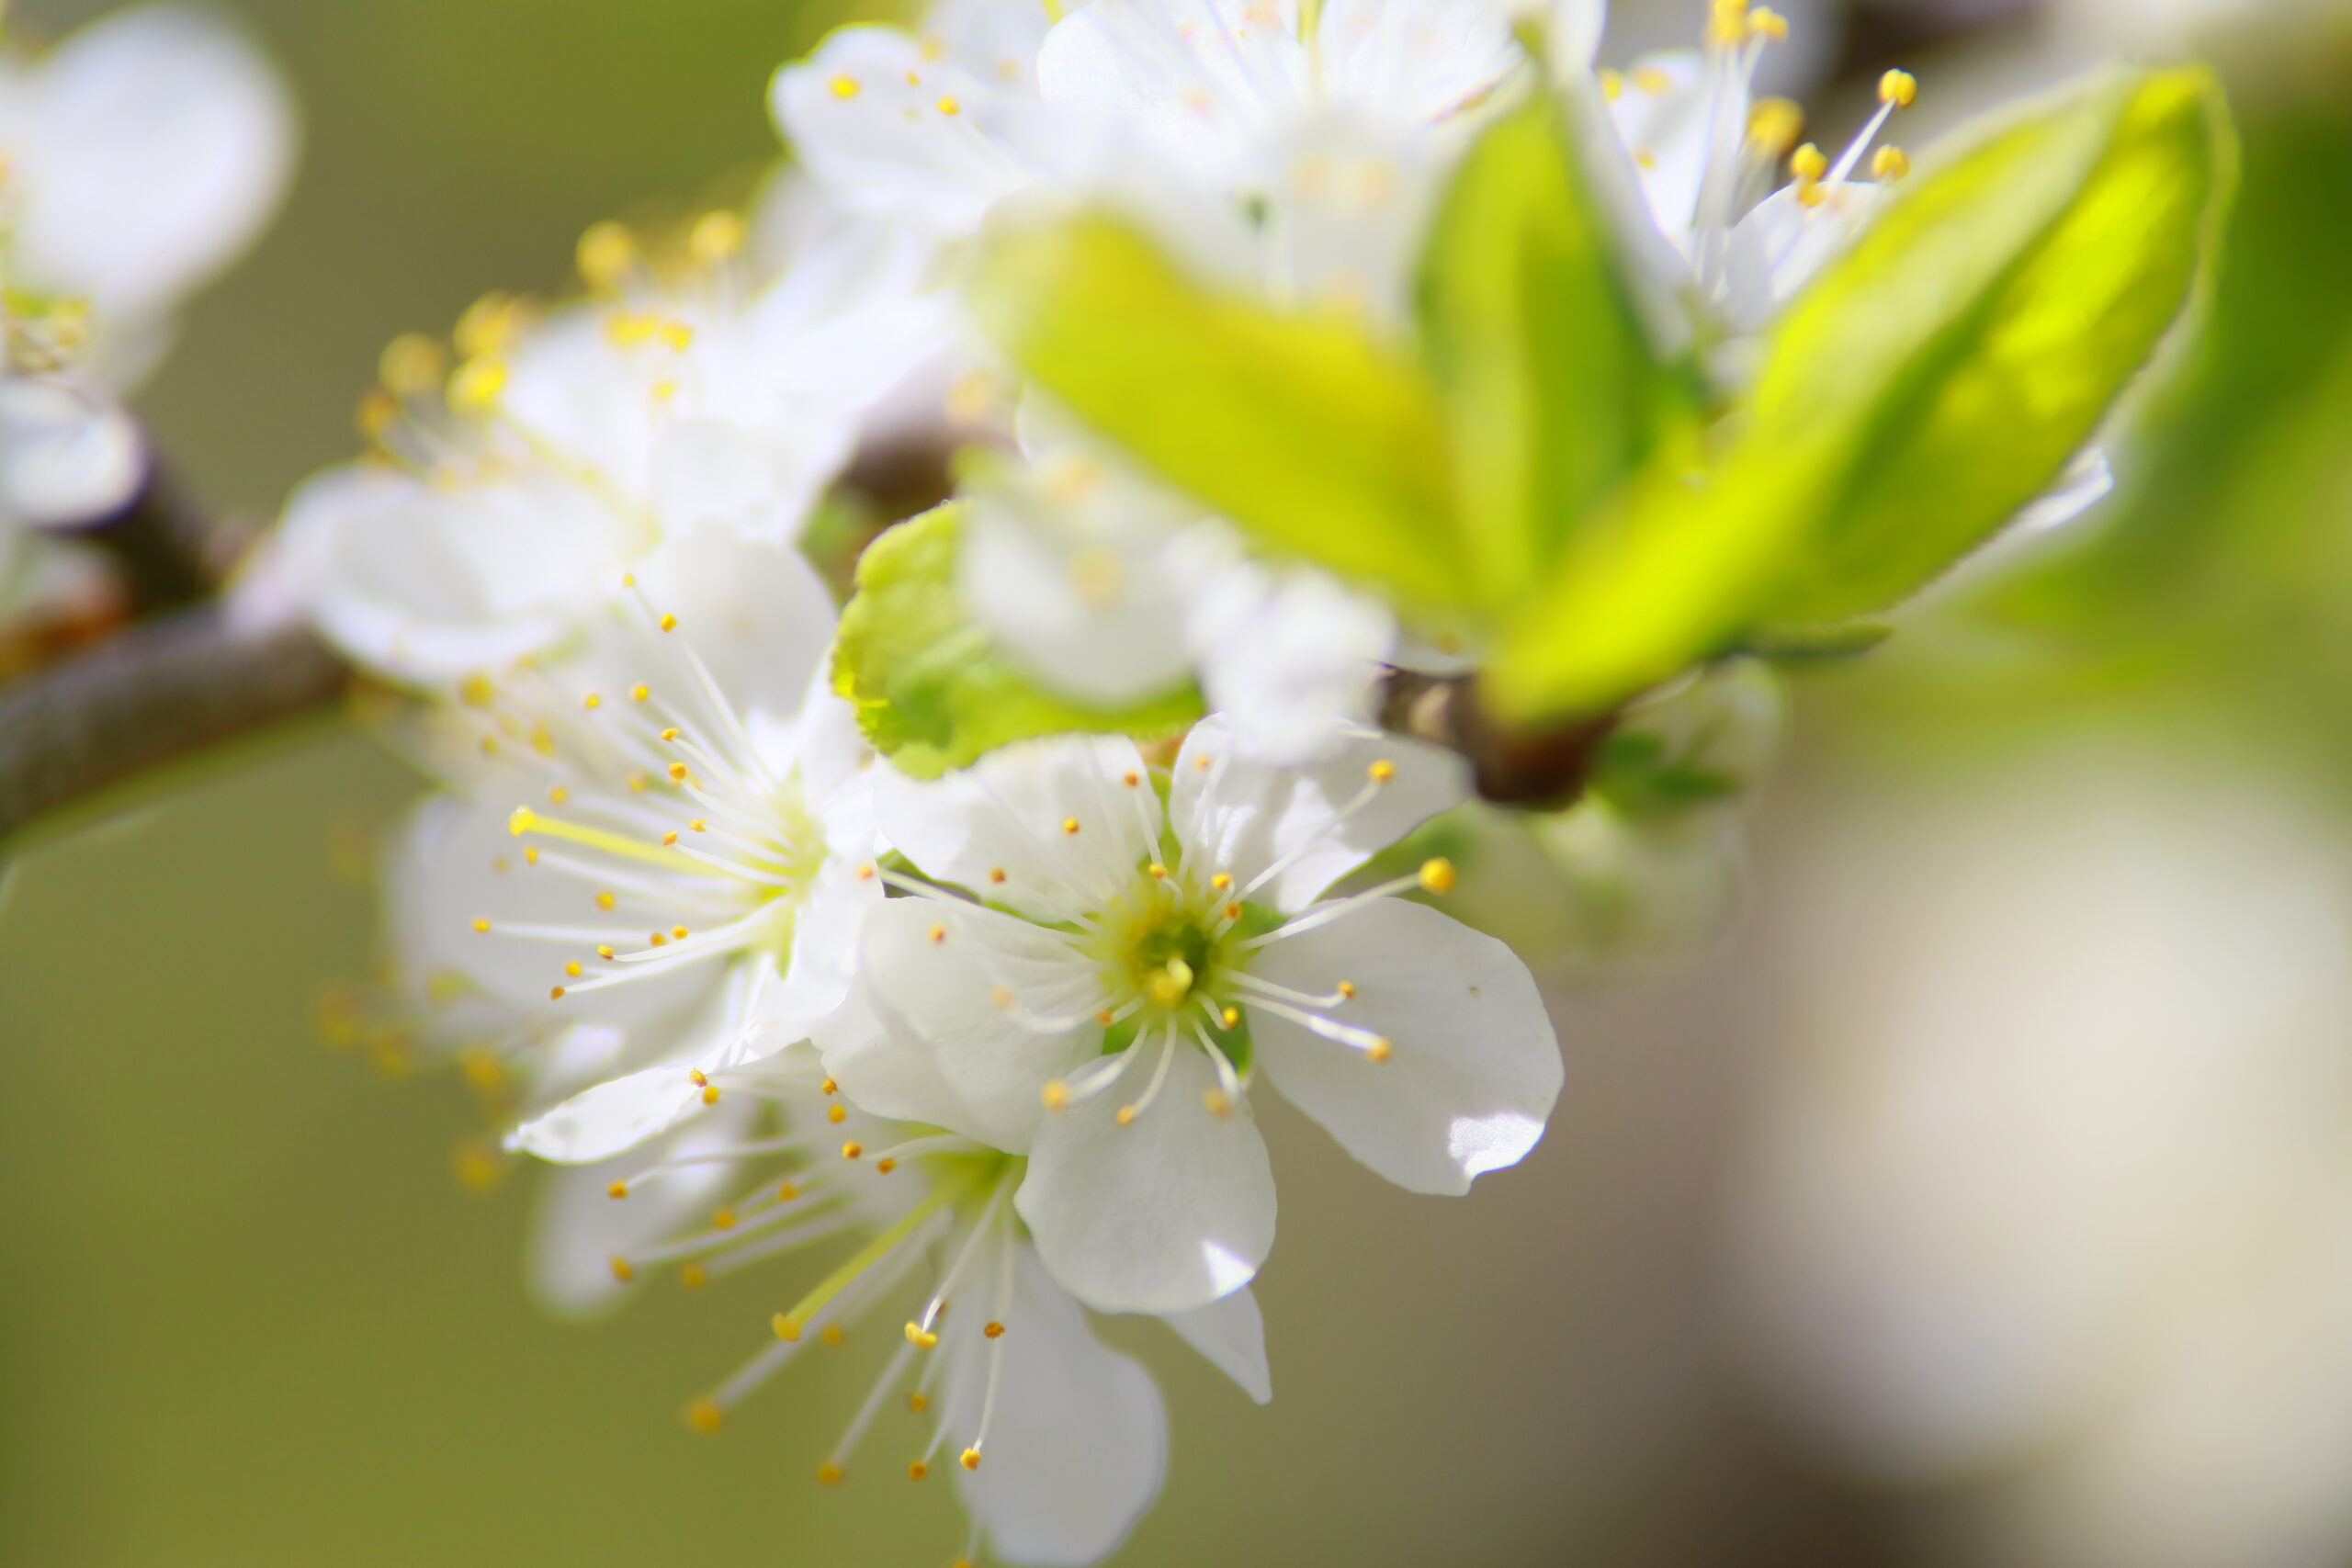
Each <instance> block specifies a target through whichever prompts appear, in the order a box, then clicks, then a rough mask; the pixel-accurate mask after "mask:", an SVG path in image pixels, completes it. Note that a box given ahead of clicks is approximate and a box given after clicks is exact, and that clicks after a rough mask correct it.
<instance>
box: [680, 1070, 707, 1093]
mask: <svg viewBox="0 0 2352 1568" xmlns="http://www.w3.org/2000/svg"><path fill="white" fill-rule="evenodd" d="M686 1081H687V1082H688V1083H690V1084H692V1085H694V1086H695V1088H696V1089H700V1088H702V1086H703V1085H705V1084H707V1083H708V1082H709V1081H710V1077H709V1075H708V1074H707V1073H705V1072H704V1071H703V1070H702V1069H701V1068H700V1067H695V1068H693V1069H691V1070H690V1071H689V1072H688V1073H687V1074H686Z"/></svg>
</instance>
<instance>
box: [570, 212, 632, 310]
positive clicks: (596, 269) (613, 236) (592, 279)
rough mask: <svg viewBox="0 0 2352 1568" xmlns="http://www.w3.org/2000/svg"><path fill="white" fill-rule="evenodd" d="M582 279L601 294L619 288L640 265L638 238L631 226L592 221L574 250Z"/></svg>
mask: <svg viewBox="0 0 2352 1568" xmlns="http://www.w3.org/2000/svg"><path fill="white" fill-rule="evenodd" d="M572 257H573V260H574V261H576V262H577V263H578V264H579V266H580V277H581V281H582V282H583V283H585V284H587V285H588V287H589V288H593V289H594V290H595V291H596V292H597V293H599V294H611V293H615V292H616V291H618V289H619V288H620V286H621V285H622V284H624V283H626V282H628V275H629V270H630V268H632V267H634V266H635V265H637V240H636V238H635V237H634V236H632V235H631V234H630V233H629V231H628V228H627V226H625V225H623V224H619V223H613V222H604V223H596V224H592V225H590V227H589V229H588V231H587V232H586V233H584V234H582V235H581V236H580V243H579V245H578V246H577V247H576V248H575V249H574V251H573V253H572Z"/></svg>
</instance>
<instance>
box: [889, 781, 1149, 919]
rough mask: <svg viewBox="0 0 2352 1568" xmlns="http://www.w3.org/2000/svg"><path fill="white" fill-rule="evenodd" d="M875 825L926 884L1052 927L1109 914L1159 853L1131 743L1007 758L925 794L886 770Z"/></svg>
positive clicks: (927, 787)
mask: <svg viewBox="0 0 2352 1568" xmlns="http://www.w3.org/2000/svg"><path fill="white" fill-rule="evenodd" d="M874 812H875V821H876V825H877V826H878V827H879V828H880V829H881V831H882V836H883V837H884V838H885V839H887V840H889V841H890V842H891V843H893V844H896V845H897V846H898V847H899V849H900V850H901V851H903V852H905V853H906V855H907V856H908V858H910V860H912V861H913V862H914V863H915V864H916V865H917V866H919V867H920V868H922V873H923V874H924V875H926V876H929V877H933V878H935V879H937V880H939V881H942V882H953V883H958V884H961V885H962V886H966V887H968V888H971V889H972V890H973V891H974V892H976V893H978V894H979V895H980V896H981V897H984V898H987V899H988V900H989V902H991V903H995V904H1001V905H1004V906H1005V907H1006V908H1013V909H1018V910H1020V911H1022V912H1023V914H1028V915H1034V916H1035V917H1036V918H1038V919H1043V920H1064V919H1069V918H1071V917H1072V916H1075V915H1083V914H1088V913H1090V912H1092V911H1096V910H1100V909H1102V908H1105V907H1106V906H1108V905H1109V904H1110V903H1111V902H1112V901H1113V900H1114V899H1115V898H1116V897H1117V896H1118V895H1119V893H1120V892H1122V891H1123V890H1124V889H1125V887H1126V886H1128V884H1129V883H1130V882H1132V881H1133V879H1134V877H1135V874H1136V872H1137V871H1138V870H1140V869H1141V868H1142V867H1143V866H1144V865H1145V864H1146V863H1148V862H1149V861H1150V860H1151V859H1152V857H1153V856H1154V855H1155V854H1156V853H1157V852H1158V851H1159V841H1158V840H1159V828H1160V810H1159V796H1158V795H1156V794H1154V793H1153V791H1152V788H1151V779H1150V775H1149V774H1148V772H1147V771H1146V770H1145V767H1144V761H1143V755H1142V753H1141V752H1139V751H1137V750H1136V745H1135V742H1134V741H1132V740H1129V739H1127V738H1126V737H1125V736H1123V735H1110V736H1080V735H1065V736H1055V737H1052V738H1049V739H1042V740H1026V741H1022V742H1019V743H1017V744H1015V745H1012V746H1004V747H1000V748H998V749H997V750H994V751H991V752H989V754H988V755H987V756H985V757H983V758H981V759H980V760H979V761H978V762H977V763H975V764H974V765H973V766H971V767H968V768H965V769H961V770H959V771H957V772H956V773H949V774H947V775H946V776H945V777H944V778H939V779H934V780H931V781H928V782H917V781H916V780H913V779H910V778H908V777H907V776H906V775H904V774H903V773H897V772H894V771H892V770H890V769H888V768H879V769H877V770H876V776H875V781H874Z"/></svg>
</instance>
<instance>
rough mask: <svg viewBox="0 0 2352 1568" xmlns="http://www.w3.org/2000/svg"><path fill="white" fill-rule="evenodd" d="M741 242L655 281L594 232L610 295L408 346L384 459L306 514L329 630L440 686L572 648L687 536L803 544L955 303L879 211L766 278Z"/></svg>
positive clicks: (321, 493) (492, 310)
mask: <svg viewBox="0 0 2352 1568" xmlns="http://www.w3.org/2000/svg"><path fill="white" fill-rule="evenodd" d="M743 240H744V232H743V226H742V224H741V222H740V221H739V220H736V219H735V218H734V217H733V216H732V215H730V214H725V213H719V214H713V215H712V216H710V217H708V218H707V219H705V220H703V221H702V222H701V223H700V224H698V225H697V226H696V227H695V231H694V234H693V237H692V239H691V240H690V241H689V243H688V246H687V251H688V254H687V257H686V258H685V259H684V263H683V264H682V265H680V266H678V267H676V268H665V269H663V270H661V271H657V270H656V269H655V268H654V267H653V266H652V265H650V263H648V262H646V261H645V260H644V259H643V258H642V257H640V256H639V254H637V252H636V250H635V247H634V245H633V243H632V242H631V241H630V240H629V238H628V236H627V235H626V234H625V233H623V232H622V231H619V230H617V229H616V228H613V227H610V226H603V225H600V226H599V227H598V228H597V229H595V230H592V231H590V233H589V235H588V237H587V238H586V239H585V240H584V241H583V242H582V269H583V271H584V272H585V273H587V274H588V276H589V277H590V281H591V282H592V284H594V285H595V286H596V287H597V289H598V292H597V295H596V297H594V298H593V299H587V300H583V301H581V302H579V303H576V304H572V305H569V306H565V307H562V308H560V309H559V310H557V311H555V312H554V314H552V315H551V316H549V317H548V318H547V319H545V320H543V321H540V320H534V319H533V318H532V316H531V313H530V311H529V310H528V309H527V307H526V306H525V305H523V304H521V303H519V302H517V301H515V300H512V299H505V298H503V297H495V296H493V297H492V298H491V299H486V300H484V301H483V302H482V303H481V305H478V306H477V307H476V308H475V309H474V310H472V311H471V312H469V315H468V318H467V320H466V321H464V322H462V323H460V325H459V328H458V351H459V354H460V355H461V362H460V363H459V364H458V367H457V368H456V369H455V371H454V372H447V366H446V361H445V359H444V358H443V356H442V355H441V354H440V352H439V350H438V349H437V346H436V345H435V344H431V343H430V342H428V341H426V340H424V339H418V338H404V339H401V340H400V341H399V342H396V343H395V344H392V346H391V348H390V349H389V350H387V352H386V355H385V360H384V366H383V373H384V374H383V382H384V384H383V386H382V387H381V388H379V389H378V391H377V392H376V393H375V394H373V395H372V396H371V400H370V401H369V403H368V405H367V407H366V408H365V409H364V410H363V414H364V417H365V418H366V419H367V421H368V425H369V428H370V430H371V432H372V433H373V434H374V436H375V438H376V440H377V443H378V446H379V454H378V456H377V457H375V458H374V459H372V460H369V461H366V462H363V463H361V464H358V465H356V466H353V467H350V468H341V469H336V470H333V471H331V472H329V473H327V474H325V475H322V476H321V477H320V478H318V479H313V480H312V481H311V483H310V484H309V485H308V486H306V487H305V488H304V489H303V490H302V491H300V492H299V493H298V494H297V495H296V496H295V498H294V500H293V502H291V504H290V505H289V508H288V515H287V525H286V534H285V545H286V548H287V550H288V554H289V558H290V561H291V562H292V566H291V568H290V570H291V571H292V572H293V575H294V577H295V579H296V580H297V581H300V582H301V583H302V584H303V585H304V587H305V591H306V592H307V593H308V595H309V598H310V601H311V604H312V606H313V613H314V615H316V617H317V619H318V621H319V623H320V625H321V626H322V629H323V630H324V631H325V632H326V634H327V635H328V636H329V637H332V638H333V639H334V641H335V642H336V643H337V644H338V645H339V646H341V647H342V649H344V650H345V652H346V653H347V654H349V655H350V656H351V657H352V658H354V659H355V660H358V661H360V662H361V663H363V664H366V665H368V667H370V668H371V669H374V670H376V671H379V672H382V673H384V674H387V675H390V676H392V677H394V678H396V679H401V680H407V681H412V682H418V683H421V684H424V685H427V686H437V687H441V688H444V689H446V688H447V686H449V685H450V684H452V683H454V682H457V681H459V680H461V679H463V678H464V677H466V676H467V675H469V674H470V673H473V672H476V671H482V670H496V669H500V668H503V667H504V666H505V665H506V664H508V663H509V662H511V661H513V660H517V659H520V658H524V657H526V656H529V655H535V654H539V653H544V652H548V651H550V650H559V651H560V650H561V649H564V648H565V647H566V646H567V645H568V644H569V642H570V641H571V640H572V639H573V638H575V637H577V636H578V635H579V634H580V631H581V629H582V626H583V625H584V624H586V622H587V621H589V620H590V619H591V618H593V617H594V615H597V614H599V613H600V612H601V611H602V610H603V608H605V606H606V605H607V604H609V603H610V602H611V601H612V600H613V598H614V595H615V594H616V593H617V592H619V586H618V585H619V584H620V582H621V580H622V579H623V577H624V576H625V575H627V574H628V573H629V572H630V571H632V570H637V569H638V568H639V567H640V566H642V565H644V564H646V563H648V562H650V561H653V560H655V559H657V558H659V557H660V556H661V554H662V551H663V549H664V548H665V547H666V546H667V545H668V543H669V542H670V541H672V540H674V539H676V538H678V537H679V536H683V535H684V534H685V533H686V532H688V531H690V530H693V529H695V528H698V527H707V528H715V529H718V530H720V531H722V532H726V533H729V534H731V535H733V536H737V537H739V538H741V539H744V540H750V541H762V542H768V543H788V542H789V541H791V540H792V539H794V538H796V537H797V536H798V534H799V531H800V529H801V526H802V525H803V524H804V523H805V521H806V519H807V517H808V514H809V509H810V507H811V506H812V505H813V504H814V503H815V502H816V500H817V498H818V497H819V495H820V493H821V492H822V491H823V490H824V488H825V486H826V485H827V484H829V483H830V482H831V480H832V479H833V478H834V477H835V476H836V475H837V474H838V472H839V471H840V469H841V468H842V465H843V463H844V462H846V460H847V458H848V457H849V454H850V451H851V447H852V444H853V441H854V436H855V434H856V429H857V420H858V417H859V415H860V414H861V413H862V412H864V411H865V409H866V408H867V407H869V406H870V405H871V404H872V403H873V402H874V401H875V400H877V399H879V398H880V397H881V396H883V395H884V394H885V393H886V392H888V390H889V389H891V387H892V386H893V385H894V384H895V383H896V382H897V381H898V380H899V378H900V377H901V376H903V375H904V374H905V373H906V372H907V370H908V369H909V368H910V367H911V366H912V365H913V364H915V363H916V362H917V361H918V360H919V359H921V358H922V357H923V356H924V355H928V354H930V353H931V352H933V346H934V345H933V338H934V335H935V333H936V322H937V320H938V317H939V312H940V311H941V310H942V309H943V307H942V304H941V302H940V301H939V300H938V299H936V298H934V297H933V296H932V295H930V294H929V293H928V292H926V289H925V287H924V286H925V274H924V265H925V257H924V254H923V253H922V249H921V248H920V247H919V246H910V245H907V244H902V243H898V241H897V239H896V238H895V237H894V236H892V235H890V234H888V233H885V232H882V231H878V230H876V228H875V227H874V226H872V225H867V224H862V223H857V222H854V221H846V220H844V221H842V222H839V223H836V224H833V225H830V226H827V227H826V228H824V229H823V230H822V231H821V232H820V233H818V234H817V235H816V236H815V237H814V238H812V240H811V242H810V243H809V246H808V248H807V249H806V250H804V251H803V252H802V253H801V254H798V255H797V256H796V257H794V258H793V259H792V261H791V262H790V263H789V265H787V266H786V268H785V270H784V272H783V273H782V275H781V276H778V277H776V278H775V279H774V280H772V281H769V282H767V283H765V284H764V285H762V284H761V283H760V282H759V280H757V279H756V278H755V277H753V276H752V274H751V272H750V270H749V268H748V266H746V265H744V263H743V262H742V259H741V248H742V244H743ZM445 373H446V375H447V379H446V382H445V379H444V377H445Z"/></svg>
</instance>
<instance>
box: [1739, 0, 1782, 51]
mask: <svg viewBox="0 0 2352 1568" xmlns="http://www.w3.org/2000/svg"><path fill="white" fill-rule="evenodd" d="M1747 25H1748V26H1749V27H1750V28H1753V29H1755V32H1756V34H1757V36H1758V38H1768V39H1771V40H1772V41H1773V42H1774V43H1786V42H1787V41H1788V40H1789V19H1788V18H1787V17H1783V16H1782V15H1781V13H1780V12H1778V11H1775V10H1773V9H1772V8H1771V7H1770V6H1757V7H1756V8H1755V9H1753V10H1751V11H1749V12H1748V13H1747Z"/></svg>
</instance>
